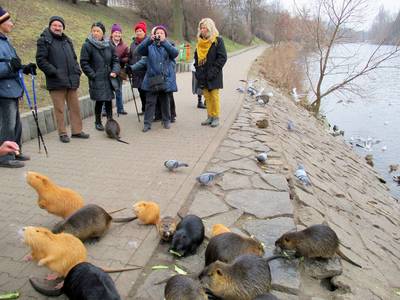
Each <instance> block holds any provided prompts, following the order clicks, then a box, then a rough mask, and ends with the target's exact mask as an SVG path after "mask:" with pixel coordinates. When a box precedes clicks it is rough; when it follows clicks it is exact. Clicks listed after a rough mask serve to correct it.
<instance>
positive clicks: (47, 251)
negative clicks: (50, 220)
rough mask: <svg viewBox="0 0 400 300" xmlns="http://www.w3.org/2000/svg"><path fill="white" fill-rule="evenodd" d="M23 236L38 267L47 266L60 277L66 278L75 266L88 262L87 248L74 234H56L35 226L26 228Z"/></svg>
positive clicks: (23, 230)
mask: <svg viewBox="0 0 400 300" xmlns="http://www.w3.org/2000/svg"><path fill="white" fill-rule="evenodd" d="M22 234H23V239H24V242H25V244H27V245H28V246H29V247H30V248H31V250H32V253H31V256H32V259H33V260H35V261H37V262H38V266H43V265H45V266H46V267H48V268H49V269H50V270H51V271H53V272H55V273H57V274H58V275H61V276H63V277H65V276H67V274H68V272H69V270H71V269H72V268H73V267H74V266H75V265H77V264H79V263H81V262H85V261H86V258H87V252H86V248H85V246H84V245H83V243H82V242H81V241H80V240H79V239H78V238H76V237H74V236H73V235H72V234H69V233H58V234H54V233H52V232H51V231H50V230H48V229H47V228H43V227H33V226H28V227H24V228H23V229H22Z"/></svg>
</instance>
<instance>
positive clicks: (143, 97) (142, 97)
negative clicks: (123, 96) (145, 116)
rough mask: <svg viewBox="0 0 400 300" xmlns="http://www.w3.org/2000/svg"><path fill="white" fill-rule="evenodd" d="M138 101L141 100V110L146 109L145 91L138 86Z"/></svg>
mask: <svg viewBox="0 0 400 300" xmlns="http://www.w3.org/2000/svg"><path fill="white" fill-rule="evenodd" d="M138 91H139V95H140V101H141V102H142V112H143V113H144V112H145V110H146V91H145V90H142V89H141V88H138Z"/></svg>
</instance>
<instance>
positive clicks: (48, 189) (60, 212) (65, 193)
mask: <svg viewBox="0 0 400 300" xmlns="http://www.w3.org/2000/svg"><path fill="white" fill-rule="evenodd" d="M26 181H27V182H28V184H29V185H30V186H31V187H33V188H34V189H35V190H36V192H37V193H38V195H39V199H38V205H39V207H40V208H42V209H45V210H47V211H48V212H49V213H51V214H54V215H56V216H59V217H62V218H64V219H65V218H66V217H68V216H69V215H71V214H72V213H74V212H75V211H76V210H78V209H80V208H81V207H82V206H83V198H82V196H81V195H79V194H78V193H77V192H75V191H73V190H71V189H68V188H63V187H60V186H57V185H56V184H55V183H54V182H52V181H51V180H50V179H49V178H48V177H46V176H44V175H42V174H39V173H36V172H28V173H27V176H26Z"/></svg>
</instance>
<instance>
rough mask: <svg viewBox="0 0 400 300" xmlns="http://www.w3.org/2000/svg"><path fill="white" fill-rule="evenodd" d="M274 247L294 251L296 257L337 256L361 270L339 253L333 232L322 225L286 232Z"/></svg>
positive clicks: (337, 242)
mask: <svg viewBox="0 0 400 300" xmlns="http://www.w3.org/2000/svg"><path fill="white" fill-rule="evenodd" d="M275 246H278V247H280V248H281V249H283V250H295V251H296V253H295V255H296V256H298V257H301V256H303V257H309V258H331V257H333V256H334V255H335V254H338V255H339V256H340V257H342V258H343V259H344V260H346V261H347V262H349V263H351V264H352V265H355V266H357V267H360V268H361V266H360V265H359V264H357V263H355V262H353V261H352V260H350V259H349V258H348V257H346V256H345V255H344V254H343V253H342V252H341V251H340V249H339V239H338V237H337V235H336V233H335V231H333V229H332V228H330V227H329V226H327V225H324V224H317V225H312V226H310V227H308V228H306V229H304V230H301V231H296V232H287V233H285V234H283V235H282V236H281V237H280V238H279V239H277V240H276V242H275Z"/></svg>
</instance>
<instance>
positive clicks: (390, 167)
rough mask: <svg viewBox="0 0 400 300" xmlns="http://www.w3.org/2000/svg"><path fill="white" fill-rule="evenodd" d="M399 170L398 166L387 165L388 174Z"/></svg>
mask: <svg viewBox="0 0 400 300" xmlns="http://www.w3.org/2000/svg"><path fill="white" fill-rule="evenodd" d="M398 169H399V165H398V164H393V165H389V173H392V172H396V171H397V170H398Z"/></svg>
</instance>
